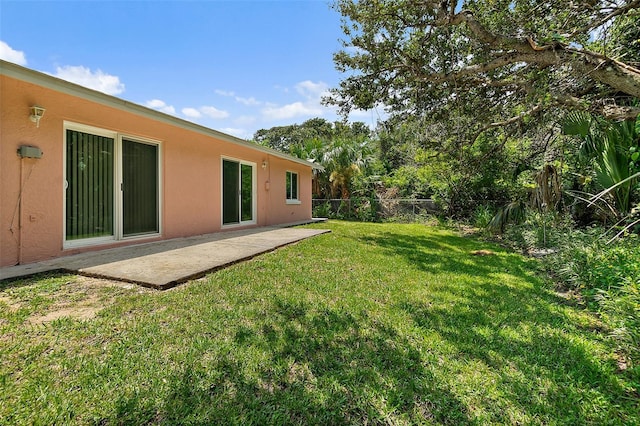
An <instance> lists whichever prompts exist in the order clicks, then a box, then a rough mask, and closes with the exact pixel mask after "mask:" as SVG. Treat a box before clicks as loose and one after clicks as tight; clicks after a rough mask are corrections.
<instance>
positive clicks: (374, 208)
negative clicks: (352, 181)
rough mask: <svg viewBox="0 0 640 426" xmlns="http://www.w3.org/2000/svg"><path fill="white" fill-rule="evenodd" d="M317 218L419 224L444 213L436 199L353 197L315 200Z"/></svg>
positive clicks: (314, 210)
mask: <svg viewBox="0 0 640 426" xmlns="http://www.w3.org/2000/svg"><path fill="white" fill-rule="evenodd" d="M312 205H313V216H314V217H326V218H330V219H355V220H361V221H369V222H376V221H379V220H398V221H410V222H415V221H416V220H419V219H420V218H426V217H427V216H429V215H433V214H436V213H438V212H439V211H440V210H439V209H438V206H437V205H436V203H435V202H434V201H433V200H432V199H413V198H393V199H379V198H349V199H344V200H343V199H335V198H334V199H317V198H314V199H313V200H312Z"/></svg>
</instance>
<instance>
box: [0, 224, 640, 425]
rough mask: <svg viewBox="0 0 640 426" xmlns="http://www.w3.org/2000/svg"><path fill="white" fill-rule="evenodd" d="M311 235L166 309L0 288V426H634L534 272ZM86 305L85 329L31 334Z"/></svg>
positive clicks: (622, 389) (461, 244)
mask: <svg viewBox="0 0 640 426" xmlns="http://www.w3.org/2000/svg"><path fill="white" fill-rule="evenodd" d="M310 226H311V227H314V226H315V227H329V228H331V229H332V231H333V232H332V233H330V234H325V235H322V236H319V237H315V238H313V239H309V240H305V241H303V242H300V243H298V244H296V245H293V246H289V247H285V248H281V249H279V250H277V251H275V252H272V253H269V254H266V255H263V256H260V257H257V258H254V259H253V260H251V261H249V262H246V263H242V264H237V265H234V266H232V267H230V268H228V269H225V270H222V271H218V272H216V273H213V274H210V275H208V276H207V277H205V278H203V279H200V280H196V281H192V282H190V283H187V284H185V285H182V286H179V287H177V288H175V289H173V290H169V291H166V292H156V291H149V290H142V289H139V288H137V287H131V286H125V287H123V286H114V285H100V286H98V285H93V284H92V286H90V285H89V283H90V281H87V280H86V279H83V278H79V277H75V276H69V275H54V276H49V277H46V276H45V277H36V278H30V279H25V280H22V281H14V282H9V283H0V331H1V335H0V386H1V388H2V392H0V423H3V424H12V425H13V424H67V423H72V424H130V423H134V424H147V423H150V424H323V425H325V424H572V425H573V424H598V425H600V424H620V425H622V424H625V425H632V424H640V402H639V401H640V395H639V389H638V388H637V384H634V383H633V381H632V380H631V378H630V377H628V375H626V373H625V371H620V370H619V368H618V364H617V355H616V353H615V350H614V348H613V347H612V346H611V343H610V341H609V340H608V339H606V333H607V330H604V329H602V324H601V323H600V322H599V320H598V319H597V318H596V317H595V316H593V314H591V313H589V312H588V311H586V310H583V309H582V308H580V307H579V306H574V305H572V304H571V303H569V302H567V301H566V300H565V299H563V298H562V297H561V296H560V295H558V294H556V293H554V291H553V288H551V286H550V285H549V284H547V283H546V282H545V281H544V280H543V279H541V278H540V277H539V273H538V270H539V265H538V264H537V263H536V262H535V261H533V260H530V259H526V258H523V257H521V256H519V255H517V254H513V253H509V252H507V251H504V250H502V249H500V248H498V247H497V246H488V245H487V244H486V243H481V242H479V241H477V240H474V239H472V238H464V237H461V236H458V235H456V234H455V233H453V232H451V231H448V230H444V229H439V228H431V227H427V226H424V225H401V224H359V223H346V222H330V223H328V224H321V225H310ZM480 249H483V250H487V249H488V250H491V251H493V252H494V253H495V254H494V255H488V256H474V255H472V254H471V252H473V251H475V250H480ZM83 280H85V281H83ZM83 282H84V284H83ZM89 287H91V290H90V291H88V290H87V288H89ZM87 298H88V299H90V300H91V301H92V302H91V303H93V305H92V306H94V307H96V310H95V313H94V315H93V316H89V317H85V318H84V319H78V318H75V317H74V316H73V315H69V316H61V317H56V318H55V319H53V320H51V321H34V320H33V319H34V318H45V317H46V315H47V314H48V313H51V311H52V310H55V309H59V308H60V307H61V306H63V307H66V308H69V306H73V305H74V304H82V303H83V301H85V302H86V300H87ZM88 305H90V304H87V303H85V305H84V306H88ZM54 317H55V316H54Z"/></svg>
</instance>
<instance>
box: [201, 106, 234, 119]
mask: <svg viewBox="0 0 640 426" xmlns="http://www.w3.org/2000/svg"><path fill="white" fill-rule="evenodd" d="M198 110H199V111H200V112H201V113H202V114H204V115H206V116H208V117H211V118H214V119H216V120H220V119H223V118H227V117H229V113H228V112H227V111H223V110H220V109H218V108H216V107H212V106H202V107H200V108H198Z"/></svg>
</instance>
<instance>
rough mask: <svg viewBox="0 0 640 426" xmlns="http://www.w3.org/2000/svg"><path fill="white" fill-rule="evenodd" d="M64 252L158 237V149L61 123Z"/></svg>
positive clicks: (114, 133) (157, 147) (79, 126)
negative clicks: (87, 246) (62, 134)
mask: <svg viewBox="0 0 640 426" xmlns="http://www.w3.org/2000/svg"><path fill="white" fill-rule="evenodd" d="M64 230H65V231H64V232H65V247H75V246H81V245H90V244H99V243H103V242H108V241H109V240H120V239H124V238H132V237H137V236H145V235H157V234H159V233H160V146H159V145H158V143H156V142H150V141H142V140H139V139H137V138H129V137H124V136H122V135H120V134H118V133H116V132H110V131H107V130H102V129H96V128H93V127H88V126H82V125H75V124H71V123H65V203H64Z"/></svg>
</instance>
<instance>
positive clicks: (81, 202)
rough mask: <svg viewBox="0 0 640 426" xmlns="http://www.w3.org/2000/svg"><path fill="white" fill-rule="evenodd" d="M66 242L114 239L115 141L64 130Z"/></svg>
mask: <svg viewBox="0 0 640 426" xmlns="http://www.w3.org/2000/svg"><path fill="white" fill-rule="evenodd" d="M66 136H67V141H66V143H67V145H66V166H65V167H66V180H67V182H66V193H65V211H66V213H65V215H66V217H65V234H66V235H65V238H66V240H67V241H70V240H79V239H84V238H97V237H108V236H113V235H114V232H113V229H114V195H113V181H114V179H113V170H114V160H113V158H114V155H113V154H114V148H113V147H114V139H113V138H109V137H105V136H98V135H92V134H88V133H82V132H79V131H75V130H67V132H66Z"/></svg>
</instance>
